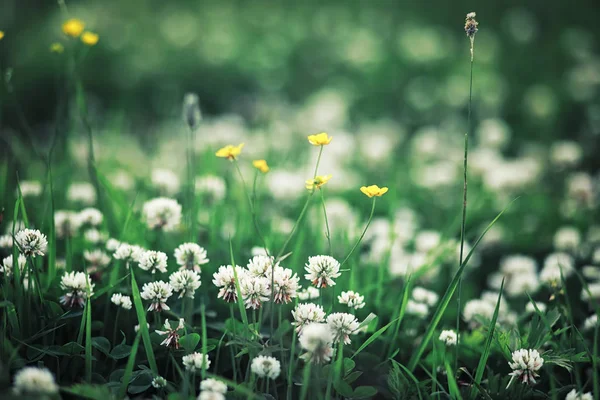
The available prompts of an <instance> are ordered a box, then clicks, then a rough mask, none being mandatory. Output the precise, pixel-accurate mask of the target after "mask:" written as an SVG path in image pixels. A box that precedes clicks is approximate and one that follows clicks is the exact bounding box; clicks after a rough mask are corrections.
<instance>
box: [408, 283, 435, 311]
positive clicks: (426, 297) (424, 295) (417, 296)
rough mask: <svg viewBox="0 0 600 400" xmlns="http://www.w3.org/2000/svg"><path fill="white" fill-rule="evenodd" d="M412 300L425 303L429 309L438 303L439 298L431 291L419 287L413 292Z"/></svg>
mask: <svg viewBox="0 0 600 400" xmlns="http://www.w3.org/2000/svg"><path fill="white" fill-rule="evenodd" d="M412 298H413V300H414V301H416V302H417V303H423V304H427V305H428V306H429V307H433V306H435V304H436V303H437V302H438V299H439V296H438V295H437V293H435V292H432V291H431V290H427V289H425V288H422V287H420V286H417V287H416V288H414V289H413V291H412Z"/></svg>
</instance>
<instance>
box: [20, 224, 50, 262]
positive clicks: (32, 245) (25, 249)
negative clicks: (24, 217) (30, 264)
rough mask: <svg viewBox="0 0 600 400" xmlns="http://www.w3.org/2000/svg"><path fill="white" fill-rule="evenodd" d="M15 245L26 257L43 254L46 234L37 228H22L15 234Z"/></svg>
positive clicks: (45, 247) (46, 245) (45, 245)
mask: <svg viewBox="0 0 600 400" xmlns="http://www.w3.org/2000/svg"><path fill="white" fill-rule="evenodd" d="M15 240H16V242H17V247H18V248H19V250H20V251H21V253H23V255H25V256H26V257H35V256H36V255H39V256H43V255H44V253H45V252H46V249H47V248H48V240H47V239H46V235H44V234H43V233H42V232H40V231H38V230H37V229H23V230H21V231H19V232H17V234H16V235H15Z"/></svg>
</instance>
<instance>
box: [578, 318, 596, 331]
mask: <svg viewBox="0 0 600 400" xmlns="http://www.w3.org/2000/svg"><path fill="white" fill-rule="evenodd" d="M596 325H598V315H597V314H592V315H590V316H589V317H587V318H586V319H585V321H583V328H582V329H583V330H584V331H588V330H591V329H594V328H595V327H596Z"/></svg>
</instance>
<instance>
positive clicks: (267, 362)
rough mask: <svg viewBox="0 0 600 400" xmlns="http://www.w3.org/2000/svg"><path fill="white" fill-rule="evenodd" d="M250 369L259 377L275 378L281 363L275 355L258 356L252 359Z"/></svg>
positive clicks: (279, 370) (279, 371)
mask: <svg viewBox="0 0 600 400" xmlns="http://www.w3.org/2000/svg"><path fill="white" fill-rule="evenodd" d="M250 369H251V370H252V372H253V373H255V374H256V375H258V376H259V377H261V378H267V379H277V377H278V376H279V374H280V373H281V363H280V362H279V360H278V359H276V358H275V357H270V356H258V357H255V358H254V359H252V364H251V365H250Z"/></svg>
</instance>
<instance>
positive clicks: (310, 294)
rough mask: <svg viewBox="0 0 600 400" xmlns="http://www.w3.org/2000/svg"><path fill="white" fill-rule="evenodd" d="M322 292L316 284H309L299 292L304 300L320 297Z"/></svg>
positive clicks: (300, 298)
mask: <svg viewBox="0 0 600 400" xmlns="http://www.w3.org/2000/svg"><path fill="white" fill-rule="evenodd" d="M320 295H321V294H320V293H319V289H317V288H316V287H314V286H309V287H307V288H306V289H302V290H301V291H299V292H298V299H299V300H302V301H306V300H313V299H318V298H319V296H320Z"/></svg>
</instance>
